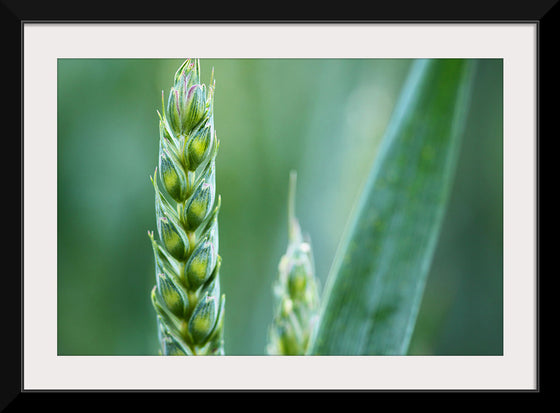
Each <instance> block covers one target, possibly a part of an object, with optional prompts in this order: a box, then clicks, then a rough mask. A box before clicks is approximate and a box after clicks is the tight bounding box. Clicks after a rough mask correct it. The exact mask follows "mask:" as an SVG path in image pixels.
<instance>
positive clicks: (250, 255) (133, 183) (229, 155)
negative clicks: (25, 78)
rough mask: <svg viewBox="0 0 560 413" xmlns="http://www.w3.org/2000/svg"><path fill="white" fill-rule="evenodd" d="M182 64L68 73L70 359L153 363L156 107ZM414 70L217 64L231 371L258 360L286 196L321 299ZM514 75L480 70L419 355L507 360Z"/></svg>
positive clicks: (65, 212)
mask: <svg viewBox="0 0 560 413" xmlns="http://www.w3.org/2000/svg"><path fill="white" fill-rule="evenodd" d="M181 63H182V60H180V59H59V61H58V315H57V316H58V354H59V355H152V354H157V348H158V342H157V333H156V319H155V312H154V310H153V308H152V306H151V302H150V299H149V297H150V290H151V288H152V286H153V285H154V282H155V278H154V277H155V276H154V273H153V269H154V263H153V253H152V249H151V245H150V242H149V239H148V236H147V231H148V230H154V229H155V215H154V194H153V187H152V185H151V182H150V178H149V176H150V175H151V174H153V171H154V169H155V166H156V163H157V156H158V139H159V135H158V116H157V113H156V110H157V109H160V107H161V91H162V90H164V91H165V92H166V96H167V92H168V90H169V88H170V87H171V85H172V80H173V75H174V73H175V71H176V69H177V68H178V67H179V65H180V64H181ZM411 63H412V60H409V59H394V60H390V59H212V60H210V59H208V60H201V70H202V77H203V80H204V81H205V82H208V80H209V79H210V73H211V70H212V68H214V71H215V78H216V95H215V126H216V131H217V134H218V138H219V139H220V150H219V153H218V156H217V159H216V168H217V172H216V175H217V176H216V184H217V193H219V194H221V196H222V208H221V211H220V217H219V224H220V255H221V256H222V258H223V264H222V269H221V275H220V277H221V284H222V291H223V292H224V293H225V294H226V321H225V351H226V354H227V355H264V354H265V346H266V340H267V333H268V325H269V323H270V320H271V318H272V311H273V308H272V303H273V300H272V298H273V297H272V283H273V281H274V279H275V277H276V273H277V266H278V261H279V258H280V256H281V255H282V254H283V253H284V251H285V248H286V243H287V209H286V206H287V190H288V175H289V171H290V170H291V169H295V170H297V172H298V186H297V198H296V202H297V206H296V213H297V216H298V218H299V220H300V223H301V225H302V227H303V230H304V231H305V232H307V233H309V235H310V236H311V239H312V244H313V250H314V256H315V261H316V270H317V277H318V279H319V282H320V286H323V285H324V284H325V280H326V277H327V275H328V271H329V268H330V265H331V262H332V259H333V257H334V254H335V251H336V248H337V246H338V242H339V240H340V237H341V235H342V232H343V230H344V227H345V225H346V223H347V221H348V219H349V214H350V211H351V209H352V206H353V204H354V203H355V202H356V201H357V198H358V196H359V194H360V190H361V188H362V186H363V184H364V183H365V179H366V177H367V174H368V172H369V168H370V167H371V164H372V162H373V161H374V159H375V155H376V149H377V147H378V145H379V142H380V140H381V138H382V137H383V133H384V130H385V127H386V125H387V123H388V121H389V118H390V116H391V112H392V110H393V107H394V104H395V102H396V99H397V97H398V95H399V92H400V90H401V87H402V85H403V82H404V80H405V78H406V75H407V73H408V69H409V67H410V65H411ZM502 76H503V72H502V61H501V60H498V59H492V60H491V59H484V60H480V62H479V65H478V72H477V77H476V80H475V90H474V94H473V98H472V107H471V112H470V115H469V121H468V124H467V129H466V133H465V136H464V140H463V144H462V152H461V155H460V158H459V164H458V168H457V175H456V180H455V184H454V190H453V192H452V195H451V199H450V203H449V209H448V211H447V214H446V217H445V220H444V223H443V227H442V233H441V236H440V240H439V244H438V247H437V249H436V253H435V256H434V261H433V264H432V269H431V272H430V274H429V277H428V283H427V285H426V290H425V294H424V299H423V302H422V306H421V309H420V313H419V316H418V321H417V324H416V329H415V332H414V335H413V338H412V342H411V344H410V349H409V354H411V355H501V354H502V352H503V343H502V339H503V312H502V307H503V298H502V278H503V266H502V252H503V247H502V229H503V227H502V203H503V198H502V165H503V163H502V149H503V146H502V110H503V109H502V108H503V101H502V91H503V90H502Z"/></svg>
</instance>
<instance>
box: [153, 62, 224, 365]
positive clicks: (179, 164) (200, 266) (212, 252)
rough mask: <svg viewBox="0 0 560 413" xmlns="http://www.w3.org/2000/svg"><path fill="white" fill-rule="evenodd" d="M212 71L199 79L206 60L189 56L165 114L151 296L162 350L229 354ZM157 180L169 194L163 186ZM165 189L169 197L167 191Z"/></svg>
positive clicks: (165, 352) (161, 124)
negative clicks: (225, 337)
mask: <svg viewBox="0 0 560 413" xmlns="http://www.w3.org/2000/svg"><path fill="white" fill-rule="evenodd" d="M214 88H215V81H214V73H213V71H212V77H211V80H210V84H209V85H208V86H207V85H205V84H202V83H201V81H200V61H199V60H198V59H187V60H185V62H184V63H183V64H182V65H181V66H180V67H179V69H178V70H177V72H176V73H175V77H174V85H173V87H172V88H171V90H170V92H169V97H168V100H167V106H165V103H164V93H163V92H162V113H159V111H158V115H159V162H158V167H156V169H155V172H154V176H153V177H150V179H151V180H152V183H153V186H154V190H155V213H156V222H157V232H158V235H159V241H158V240H156V239H154V234H153V232H148V235H149V238H150V240H151V242H152V247H153V251H154V257H155V275H156V285H155V286H154V288H153V289H152V293H151V298H152V303H153V306H154V308H155V311H156V315H157V327H158V337H159V341H160V344H161V349H160V354H162V355H223V354H224V344H223V320H224V306H225V296H224V295H221V293H220V278H219V271H220V264H221V257H220V256H219V254H218V212H219V210H220V202H221V198H220V197H219V196H218V197H217V198H216V179H215V158H216V154H217V151H218V145H219V141H218V139H217V136H216V132H215V130H214V111H213V109H214ZM158 178H159V181H160V182H161V184H162V186H163V187H164V188H165V192H163V191H162V190H160V188H159V185H158ZM166 194H167V196H166Z"/></svg>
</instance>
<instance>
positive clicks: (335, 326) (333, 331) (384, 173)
mask: <svg viewBox="0 0 560 413" xmlns="http://www.w3.org/2000/svg"><path fill="white" fill-rule="evenodd" d="M474 64H475V62H474V61H470V60H459V59H441V60H440V59H435V60H417V61H415V63H414V65H413V66H412V68H411V72H410V75H409V78H408V80H407V83H406V84H405V86H404V88H403V91H402V93H401V97H400V99H399V102H398V103H397V106H396V107H395V110H394V113H393V117H392V119H391V121H390V123H389V126H388V128H387V131H386V134H385V136H384V138H383V141H382V144H381V147H380V149H379V154H378V156H377V159H376V161H375V163H374V165H373V168H372V170H371V172H370V176H369V177H368V181H367V183H366V186H365V188H364V191H363V194H362V198H361V199H360V202H359V204H358V205H357V206H356V209H355V211H354V212H353V219H354V220H353V222H352V225H351V226H350V227H349V228H348V229H347V232H346V235H345V236H344V238H343V242H342V243H341V245H340V248H339V251H338V252H337V255H336V257H335V260H334V262H333V266H332V268H331V273H330V274H329V279H328V280H327V285H326V286H325V293H324V299H323V307H322V309H321V314H320V315H321V317H320V321H319V326H318V329H317V330H316V335H315V337H314V339H313V345H312V347H311V350H310V354H315V355H327V354H328V355H366V354H375V355H393V354H395V355H396V354H405V353H406V352H407V349H408V344H409V342H410V338H411V335H412V332H413V330H414V324H415V321H416V316H417V313H418V309H419V307H420V303H421V300H422V295H423V291H424V286H425V283H426V277H427V274H428V271H429V267H430V263H431V259H432V256H433V252H434V249H435V245H436V242H437V238H438V235H439V229H440V226H441V222H442V218H443V214H444V212H445V208H446V205H447V199H448V197H449V192H450V187H451V184H452V180H453V175H454V170H455V163H456V158H457V152H458V148H459V145H460V140H461V135H462V132H463V127H464V123H465V121H466V116H467V112H468V110H467V109H468V104H469V100H470V90H471V87H472V78H473V72H474Z"/></svg>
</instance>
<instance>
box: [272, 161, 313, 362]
mask: <svg viewBox="0 0 560 413" xmlns="http://www.w3.org/2000/svg"><path fill="white" fill-rule="evenodd" d="M296 180H297V174H296V172H295V171H292V172H291V173H290V186H289V192H288V193H289V196H288V247H287V250H286V253H285V254H284V255H283V256H282V257H281V259H280V264H279V266H278V278H277V279H276V282H275V285H274V297H275V310H274V318H273V321H272V325H271V327H270V330H269V341H268V345H267V353H268V354H269V355H305V354H306V352H307V349H308V344H309V339H310V337H311V334H312V332H313V328H314V326H315V324H316V320H317V311H318V305H319V293H318V287H317V281H316V279H315V268H314V262H313V254H312V249H311V242H310V240H309V238H308V237H304V236H303V235H302V231H301V228H300V225H299V222H298V220H297V219H296V216H295V193H296Z"/></svg>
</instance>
